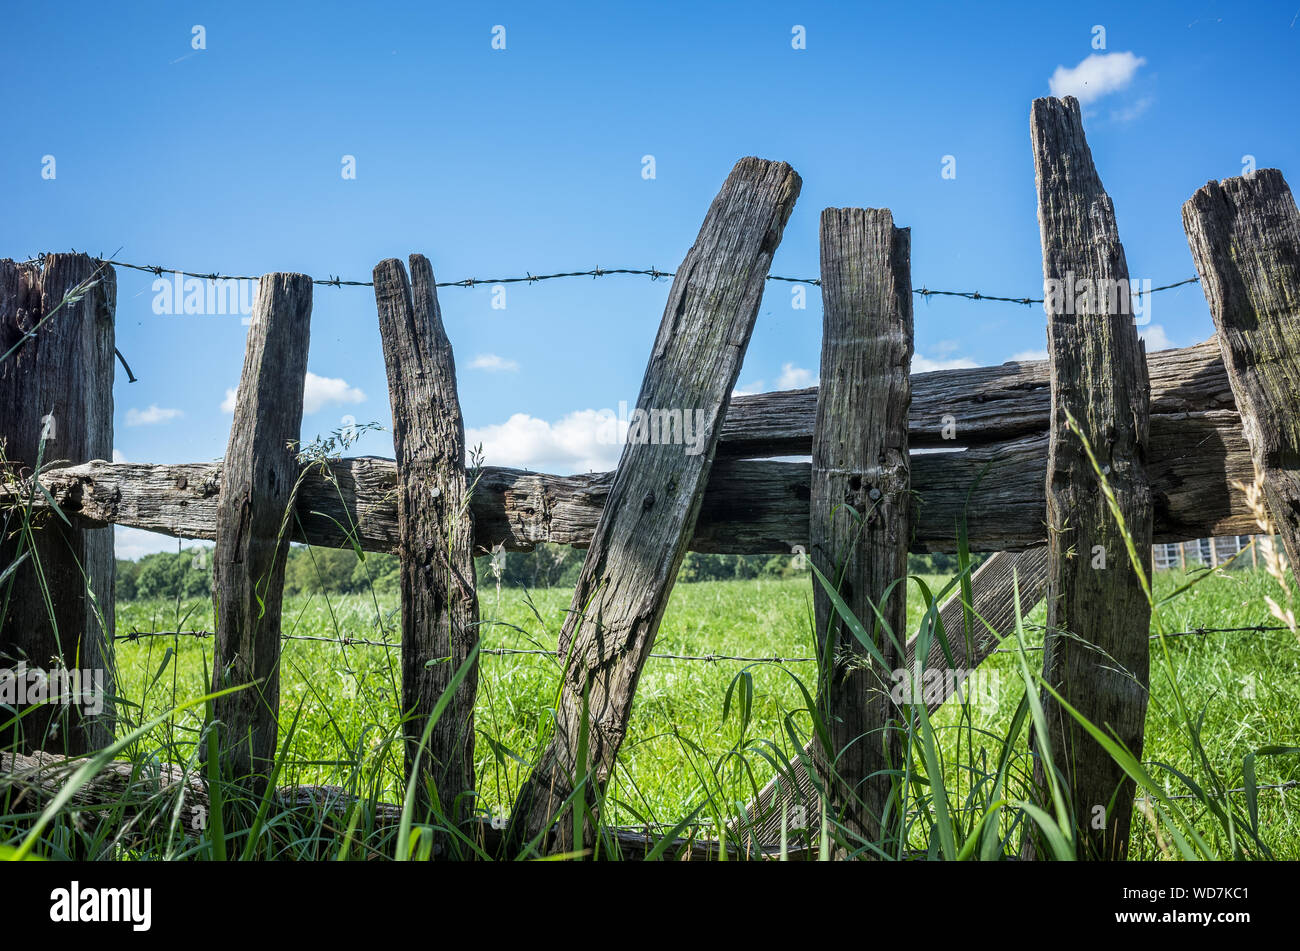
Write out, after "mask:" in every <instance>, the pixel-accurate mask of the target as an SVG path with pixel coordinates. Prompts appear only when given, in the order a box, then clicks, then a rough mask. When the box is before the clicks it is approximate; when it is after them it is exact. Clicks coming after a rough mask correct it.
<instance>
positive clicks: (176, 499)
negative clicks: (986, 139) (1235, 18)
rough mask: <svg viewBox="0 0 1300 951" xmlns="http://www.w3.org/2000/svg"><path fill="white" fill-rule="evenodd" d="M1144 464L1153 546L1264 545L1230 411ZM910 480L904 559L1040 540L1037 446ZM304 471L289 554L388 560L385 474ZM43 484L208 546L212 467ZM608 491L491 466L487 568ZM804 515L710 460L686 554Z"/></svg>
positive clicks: (604, 486) (765, 464)
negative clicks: (305, 548) (964, 537)
mask: <svg viewBox="0 0 1300 951" xmlns="http://www.w3.org/2000/svg"><path fill="white" fill-rule="evenodd" d="M1150 450H1151V453H1150V457H1149V458H1148V460H1147V472H1148V474H1149V475H1150V478H1151V490H1152V501H1153V504H1154V506H1155V541H1157V542H1176V541H1184V540H1186V539H1192V538H1205V537H1208V536H1212V535H1246V534H1254V533H1255V532H1256V531H1257V530H1258V529H1257V526H1256V525H1255V520H1254V516H1253V515H1252V514H1251V512H1250V509H1249V508H1248V507H1247V505H1246V501H1245V498H1244V496H1243V495H1242V493H1240V492H1238V491H1236V490H1234V489H1233V488H1231V486H1230V483H1231V481H1232V480H1234V479H1239V480H1242V481H1245V482H1249V481H1250V480H1251V479H1252V478H1253V473H1254V469H1253V466H1252V463H1251V459H1250V449H1249V447H1248V446H1247V444H1246V441H1245V437H1244V436H1243V435H1242V432H1241V422H1240V419H1239V418H1238V416H1237V413H1236V411H1235V410H1213V411H1208V412H1195V413H1178V414H1171V415H1168V416H1152V417H1151V442H1150ZM910 465H911V471H912V489H913V491H914V492H916V493H917V496H918V498H917V500H916V504H915V505H914V506H913V513H912V541H911V550H912V551H914V552H953V551H956V549H957V546H956V537H957V533H956V525H957V523H958V520H959V519H960V518H961V517H962V514H963V511H965V512H966V515H967V530H968V533H969V537H970V543H971V547H972V549H973V550H975V551H1019V550H1022V549H1025V548H1031V547H1033V546H1034V545H1040V544H1042V543H1043V542H1044V541H1045V540H1046V538H1047V532H1046V529H1045V528H1044V516H1043V513H1044V511H1045V506H1046V498H1045V492H1044V486H1045V481H1046V478H1047V434H1046V433H1043V434H1042V435H1038V436H1027V437H1024V438H1021V439H1016V440H1010V441H1008V442H1005V443H995V444H992V445H988V446H980V447H977V448H972V449H969V450H966V451H964V452H933V453H919V452H913V453H912V455H911V457H910ZM986 467H987V469H986ZM310 468H311V471H310V472H309V473H308V474H307V475H306V477H305V479H304V481H303V484H302V487H301V488H300V490H299V494H298V512H297V514H298V521H301V523H302V528H303V530H304V531H301V532H300V531H297V523H296V522H295V525H294V528H295V535H294V538H295V540H296V541H304V542H311V543H312V544H315V545H323V546H326V547H332V548H341V547H349V546H351V544H352V542H351V541H350V540H349V538H348V534H347V533H348V532H353V531H354V532H355V535H356V538H357V540H358V541H359V543H360V545H361V547H362V548H363V549H364V550H366V551H393V550H395V549H396V547H397V544H398V533H397V502H396V496H395V494H394V493H395V490H396V485H397V470H396V465H395V463H394V462H393V460H391V459H379V458H373V457H361V458H353V459H341V460H337V461H335V462H332V463H330V464H328V465H323V464H320V463H313V464H312V465H311V467H310ZM981 475H982V478H981ZM977 480H979V484H978V485H976V481H977ZM41 481H42V483H43V484H44V485H45V486H46V488H47V489H49V491H50V492H51V494H52V495H53V496H54V498H55V500H56V501H57V502H58V503H59V505H60V506H61V507H62V508H63V510H64V511H65V512H67V513H69V514H71V515H74V516H76V517H78V518H80V519H83V520H85V521H87V522H88V523H89V524H92V525H108V524H117V525H128V526H131V527H134V528H142V529H145V530H146V531H151V532H160V533H162V534H164V535H171V536H173V537H180V538H203V539H211V538H212V537H213V532H214V529H215V526H216V510H217V506H216V499H217V492H218V490H219V489H220V486H221V464H220V463H180V464H176V465H147V464H139V463H112V462H102V461H95V462H89V463H85V464H83V465H79V466H71V467H69V468H66V469H57V470H54V471H51V472H48V473H46V474H45V475H44V476H43V477H42V479H41ZM612 481H613V473H609V472H601V473H595V474H591V475H573V476H558V475H547V474H544V473H537V472H525V471H523V470H521V469H502V468H496V467H493V466H487V467H485V468H484V469H483V472H482V476H481V478H480V480H479V483H478V486H477V488H476V489H475V491H474V494H473V496H472V498H471V500H470V504H471V505H472V507H473V509H474V526H475V548H476V549H477V550H478V551H479V552H480V553H482V552H487V551H491V549H492V547H493V546H494V545H497V544H501V545H504V547H505V548H506V549H507V550H509V551H529V550H531V549H532V548H533V547H534V546H535V545H537V544H540V543H544V542H549V543H553V544H560V545H575V546H579V547H585V546H586V545H588V544H589V543H590V542H591V537H592V532H593V531H594V530H595V527H596V522H597V521H598V520H599V518H600V513H601V510H602V509H603V507H604V505H605V498H606V496H608V494H609V487H610V484H611V483H612ZM973 486H974V490H973V491H972V487H973ZM968 492H969V493H970V505H969V508H968V509H967V504H966V503H967V493H968ZM6 494H7V495H8V498H9V501H11V502H12V501H15V500H16V499H18V498H21V499H22V500H26V498H27V495H26V493H24V492H23V491H22V489H21V487H15V486H0V504H3V502H4V496H5V495H6ZM808 500H809V465H808V463H798V462H772V461H761V460H740V459H719V460H717V462H716V464H715V465H714V467H713V471H712V473H711V475H710V477H709V487H708V490H707V491H706V492H705V495H704V504H703V507H702V508H701V510H700V517H699V519H698V520H697V522H696V524H695V533H694V537H693V538H692V540H691V542H690V547H691V550H693V551H701V552H717V553H739V554H743V553H751V554H789V553H790V552H791V551H792V549H793V547H794V546H795V545H802V546H804V547H805V549H806V547H807V544H808ZM341 526H342V527H341Z"/></svg>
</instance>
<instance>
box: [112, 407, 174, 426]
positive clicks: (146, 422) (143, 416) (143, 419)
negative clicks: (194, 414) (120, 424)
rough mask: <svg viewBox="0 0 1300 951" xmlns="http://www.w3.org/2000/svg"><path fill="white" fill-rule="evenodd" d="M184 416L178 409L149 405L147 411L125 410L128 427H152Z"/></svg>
mask: <svg viewBox="0 0 1300 951" xmlns="http://www.w3.org/2000/svg"><path fill="white" fill-rule="evenodd" d="M184 415H185V414H184V413H182V412H181V411H180V410H178V409H166V408H164V407H162V406H157V405H155V404H150V406H149V408H148V409H129V410H127V411H126V424H127V425H128V426H153V425H155V424H156V423H169V422H171V421H172V420H173V419H179V418H180V417H182V416H184Z"/></svg>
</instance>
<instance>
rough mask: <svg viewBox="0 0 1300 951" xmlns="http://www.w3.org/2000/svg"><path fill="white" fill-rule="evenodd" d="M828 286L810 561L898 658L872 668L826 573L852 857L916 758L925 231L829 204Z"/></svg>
mask: <svg viewBox="0 0 1300 951" xmlns="http://www.w3.org/2000/svg"><path fill="white" fill-rule="evenodd" d="M821 279H822V301H823V305H822V306H823V309H824V316H823V321H822V359H821V383H820V385H819V388H818V390H817V424H816V428H815V430H814V433H813V453H812V483H811V488H812V498H811V504H810V513H811V522H810V526H809V541H810V542H811V547H810V554H811V556H812V562H813V565H814V566H815V567H816V568H817V569H818V570H819V571H820V572H821V573H822V574H823V575H824V576H825V577H826V578H827V579H829V580H830V581H832V582H833V583H834V584H835V586H836V588H837V590H838V592H839V594H840V596H841V597H842V598H843V599H844V602H845V604H847V606H848V607H849V609H850V610H851V611H852V612H853V614H854V616H855V617H856V618H857V619H858V620H859V621H861V622H862V624H863V626H864V627H865V628H866V629H867V630H868V631H869V632H871V638H872V641H873V642H874V646H875V647H876V648H877V649H878V650H879V652H880V655H881V656H882V657H883V658H884V666H883V667H882V666H881V664H880V663H878V662H876V661H873V660H872V657H871V654H870V653H869V652H868V651H867V649H866V648H865V647H864V646H863V645H862V644H860V643H859V642H858V639H857V637H855V636H854V634H853V632H852V630H851V629H850V628H849V626H848V625H847V624H846V623H844V620H843V619H842V617H841V616H840V614H839V613H838V612H837V611H836V610H835V607H834V606H833V604H832V603H831V599H830V595H829V594H828V593H827V592H826V590H825V588H824V587H823V586H822V585H821V583H820V582H818V581H817V580H816V579H815V578H814V580H813V604H814V608H815V614H816V623H817V638H818V650H819V652H820V656H821V658H822V660H821V665H822V666H821V670H820V673H821V677H820V679H819V684H818V704H819V707H820V708H821V709H822V710H823V712H824V715H825V716H826V720H827V730H828V732H829V734H830V749H829V750H820V751H819V754H820V755H819V758H818V760H819V768H820V769H821V771H822V774H823V776H824V778H825V781H826V786H827V789H828V790H829V793H830V799H831V806H832V808H833V810H834V812H835V814H836V815H835V825H836V838H837V842H836V846H835V852H836V854H837V856H839V857H846V856H847V855H850V854H852V853H854V852H858V851H859V850H862V849H863V848H864V847H865V846H866V845H868V844H879V843H880V841H881V836H882V833H883V831H884V830H883V827H882V820H883V817H884V815H885V812H886V808H887V806H888V805H889V800H890V797H891V793H892V790H893V782H892V777H891V776H890V774H889V770H892V769H894V768H895V767H897V766H898V765H899V760H900V759H901V756H902V742H901V734H900V731H899V728H898V725H897V723H896V722H895V721H896V720H897V719H898V717H899V710H898V708H897V707H896V706H894V704H893V703H892V702H891V700H890V688H891V686H892V684H893V679H892V674H893V671H894V669H895V668H897V667H899V658H900V655H901V653H902V646H903V644H904V642H905V641H906V639H907V633H906V626H907V600H906V592H907V586H906V581H905V580H903V579H906V577H907V548H908V541H909V540H910V538H909V532H910V528H911V524H910V514H911V508H912V506H911V480H910V477H909V473H908V461H907V413H908V407H909V405H910V403H911V394H912V388H911V380H910V377H909V375H908V374H909V372H910V367H911V361H912V282H911V233H910V232H909V231H908V229H906V228H895V227H894V219H893V216H892V215H891V214H890V212H889V210H888V209H864V208H827V209H826V210H825V211H823V212H822V219H821ZM894 582H900V583H898V584H894ZM890 585H893V588H892V590H889V595H888V597H886V590H887V589H890ZM877 611H879V614H880V617H881V618H883V622H882V621H881V620H880V619H879V618H877V614H876V612H877ZM887 631H888V633H887Z"/></svg>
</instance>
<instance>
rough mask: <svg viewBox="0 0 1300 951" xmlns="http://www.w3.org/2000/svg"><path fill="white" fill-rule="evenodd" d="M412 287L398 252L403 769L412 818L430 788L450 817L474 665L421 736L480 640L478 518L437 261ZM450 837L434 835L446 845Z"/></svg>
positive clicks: (387, 319)
mask: <svg viewBox="0 0 1300 951" xmlns="http://www.w3.org/2000/svg"><path fill="white" fill-rule="evenodd" d="M410 261H411V283H408V281H407V278H406V269H405V268H403V267H402V262H401V261H398V260H397V259H395V258H390V259H389V260H386V261H381V262H380V263H379V265H378V266H376V267H375V272H374V276H375V300H376V301H377V304H378V309H379V331H380V335H381V337H382V339H383V345H384V364H385V366H386V367H387V371H388V394H389V399H390V400H391V402H392V405H393V443H394V446H395V448H396V450H397V479H398V486H397V521H398V534H399V537H400V539H401V541H400V549H399V555H400V558H401V564H402V712H403V713H404V714H409V715H411V719H410V720H408V721H407V724H406V728H405V735H406V769H407V775H408V777H409V776H410V774H411V772H412V771H413V770H414V768H415V763H416V760H417V758H418V760H419V763H420V780H419V782H418V783H417V789H418V791H419V796H420V804H421V806H422V807H423V808H421V809H420V813H419V818H421V819H423V818H424V815H425V813H426V812H427V810H428V808H429V807H430V806H431V805H432V803H431V801H430V800H429V799H428V798H426V791H427V790H426V787H427V785H429V784H432V786H433V788H434V789H435V790H436V792H437V798H438V806H439V808H440V810H441V812H442V815H443V816H444V817H445V819H446V820H447V821H451V822H458V821H460V820H461V819H463V818H465V817H467V816H468V815H470V814H471V813H472V811H473V803H474V697H475V693H476V692H477V689H478V666H477V664H474V665H472V666H471V668H470V670H469V672H468V674H467V675H466V676H465V677H464V678H463V679H462V680H461V682H460V683H459V685H458V686H457V688H456V690H455V692H454V693H453V694H452V699H451V702H450V703H449V704H448V705H447V707H446V709H444V710H443V712H442V714H441V716H440V717H439V718H438V720H437V722H436V723H434V724H433V728H432V732H431V733H430V736H429V743H428V747H427V748H426V749H423V750H421V749H420V740H421V738H422V737H423V735H424V730H425V727H426V725H427V724H428V721H429V717H430V716H431V715H432V714H433V712H434V707H436V706H437V703H438V700H439V698H440V697H441V696H442V695H443V693H444V692H445V691H446V689H447V688H448V686H449V685H450V684H451V681H452V678H453V676H454V675H455V674H456V672H457V671H458V670H460V668H461V666H462V665H463V664H464V663H465V662H466V660H467V659H468V658H469V656H470V652H471V651H472V650H473V648H474V645H475V644H476V643H477V642H478V639H479V625H478V621H479V613H478V597H477V595H476V593H475V587H474V553H473V546H474V518H473V513H472V512H471V510H470V499H469V492H470V486H469V484H468V482H467V480H466V475H465V423H464V420H463V418H462V416H461V411H460V399H459V397H458V396H457V394H456V363H455V360H454V359H453V357H452V351H451V341H450V340H448V339H447V333H446V331H445V330H444V329H443V326H442V313H441V311H440V309H439V307H438V292H437V290H436V289H435V287H434V279H433V268H432V267H431V266H430V265H429V261H428V259H427V258H425V257H424V256H423V255H419V254H413V255H411V258H410ZM446 841H447V840H446V839H445V838H443V837H441V836H440V837H438V839H437V843H438V844H439V845H444V844H445V843H446Z"/></svg>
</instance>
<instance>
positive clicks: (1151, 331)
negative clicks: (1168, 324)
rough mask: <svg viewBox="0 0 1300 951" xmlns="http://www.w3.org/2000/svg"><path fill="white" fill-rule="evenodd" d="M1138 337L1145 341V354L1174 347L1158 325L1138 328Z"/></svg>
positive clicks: (1163, 329) (1162, 328)
mask: <svg viewBox="0 0 1300 951" xmlns="http://www.w3.org/2000/svg"><path fill="white" fill-rule="evenodd" d="M1138 336H1139V337H1141V338H1142V339H1143V340H1145V341H1146V344H1147V353H1152V352H1154V351H1156V350H1169V349H1171V348H1173V346H1174V342H1173V341H1172V340H1170V339H1169V335H1168V334H1167V333H1165V328H1164V327H1163V326H1161V325H1160V324H1150V325H1148V326H1146V327H1141V328H1139V329H1138Z"/></svg>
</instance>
